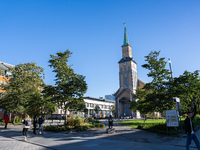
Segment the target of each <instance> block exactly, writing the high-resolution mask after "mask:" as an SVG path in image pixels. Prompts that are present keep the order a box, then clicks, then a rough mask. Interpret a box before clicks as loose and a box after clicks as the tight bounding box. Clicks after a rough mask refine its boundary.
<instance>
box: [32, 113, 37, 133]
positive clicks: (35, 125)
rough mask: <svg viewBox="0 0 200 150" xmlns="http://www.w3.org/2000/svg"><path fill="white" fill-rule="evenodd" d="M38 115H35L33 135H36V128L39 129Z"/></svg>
mask: <svg viewBox="0 0 200 150" xmlns="http://www.w3.org/2000/svg"><path fill="white" fill-rule="evenodd" d="M37 122H38V120H37V115H34V118H33V134H36V132H35V130H36V127H37Z"/></svg>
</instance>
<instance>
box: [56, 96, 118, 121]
mask: <svg viewBox="0 0 200 150" xmlns="http://www.w3.org/2000/svg"><path fill="white" fill-rule="evenodd" d="M84 101H85V105H86V112H83V111H82V112H78V114H79V115H80V116H82V117H96V118H105V117H109V116H110V115H112V112H111V108H112V106H114V105H115V101H112V100H106V99H100V98H94V97H84ZM96 106H98V108H100V109H99V110H96V111H95V107H96ZM97 111H98V112H97ZM69 114H70V112H67V115H69ZM63 115H64V110H62V109H58V110H57V111H56V112H55V113H53V116H54V117H56V116H63Z"/></svg>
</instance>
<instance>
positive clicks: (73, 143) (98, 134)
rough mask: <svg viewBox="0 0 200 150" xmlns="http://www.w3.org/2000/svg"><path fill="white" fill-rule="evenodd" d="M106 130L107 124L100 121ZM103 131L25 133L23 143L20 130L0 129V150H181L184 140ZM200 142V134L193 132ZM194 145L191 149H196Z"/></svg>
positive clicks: (119, 127) (129, 131)
mask: <svg viewBox="0 0 200 150" xmlns="http://www.w3.org/2000/svg"><path fill="white" fill-rule="evenodd" d="M101 122H102V123H104V124H105V125H106V128H107V127H108V126H107V120H101ZM106 128H105V129H92V130H88V131H83V132H75V133H69V134H62V133H53V132H44V134H42V135H34V134H33V133H32V130H30V131H28V139H27V141H26V142H24V141H23V136H22V127H21V126H9V127H8V129H3V126H0V149H2V150H9V149H15V150H18V149H20V150H23V149H30V150H32V149H36V150H47V149H48V150H49V149H53V150H64V149H69V150H71V149H72V150H94V149H95V150H102V149H103V150H112V149H114V150H130V149H134V150H184V149H185V142H186V138H176V137H166V136H162V135H158V134H155V133H151V132H147V131H143V130H139V129H134V128H131V127H127V126H123V125H120V124H116V123H114V128H115V131H116V132H115V133H114V134H107V133H106ZM196 135H197V137H198V138H200V132H199V131H198V132H196ZM195 148H196V146H195V144H194V142H192V144H191V149H195Z"/></svg>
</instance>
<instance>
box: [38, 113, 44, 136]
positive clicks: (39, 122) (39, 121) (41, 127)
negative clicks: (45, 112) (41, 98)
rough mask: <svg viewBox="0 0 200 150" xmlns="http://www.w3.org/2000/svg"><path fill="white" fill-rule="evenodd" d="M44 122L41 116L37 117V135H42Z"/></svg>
mask: <svg viewBox="0 0 200 150" xmlns="http://www.w3.org/2000/svg"><path fill="white" fill-rule="evenodd" d="M43 122H44V119H43V118H42V116H41V115H40V116H39V119H38V124H39V134H43V126H42V124H43Z"/></svg>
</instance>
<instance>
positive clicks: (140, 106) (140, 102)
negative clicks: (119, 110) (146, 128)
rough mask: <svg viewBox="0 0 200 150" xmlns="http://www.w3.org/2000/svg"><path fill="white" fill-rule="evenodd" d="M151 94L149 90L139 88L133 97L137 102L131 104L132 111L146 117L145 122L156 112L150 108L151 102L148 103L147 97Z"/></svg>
mask: <svg viewBox="0 0 200 150" xmlns="http://www.w3.org/2000/svg"><path fill="white" fill-rule="evenodd" d="M151 94H152V92H149V90H145V89H144V88H141V87H139V88H138V89H137V90H136V94H134V96H133V98H134V99H135V100H136V101H132V102H130V109H131V110H133V111H136V110H139V111H140V113H141V114H142V115H144V121H146V118H147V114H148V113H151V112H153V111H154V108H153V107H151V106H150V102H149V101H147V98H148V97H147V96H150V95H151Z"/></svg>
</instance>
